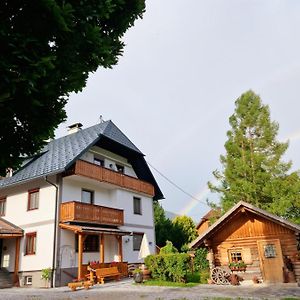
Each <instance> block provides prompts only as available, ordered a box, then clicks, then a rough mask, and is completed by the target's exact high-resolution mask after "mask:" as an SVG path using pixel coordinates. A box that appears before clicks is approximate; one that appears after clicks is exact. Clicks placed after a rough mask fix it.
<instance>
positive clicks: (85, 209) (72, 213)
mask: <svg viewBox="0 0 300 300" xmlns="http://www.w3.org/2000/svg"><path fill="white" fill-rule="evenodd" d="M76 221H77V222H85V223H93V224H103V225H114V226H121V225H124V213H123V210H122V209H116V208H110V207H105V206H100V205H94V204H86V203H82V202H77V201H71V202H65V203H62V204H61V205H60V222H76Z"/></svg>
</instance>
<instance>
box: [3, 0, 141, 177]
mask: <svg viewBox="0 0 300 300" xmlns="http://www.w3.org/2000/svg"><path fill="white" fill-rule="evenodd" d="M144 10H145V1H144V0H130V1H124V0H114V1H113V0H106V1H102V0H95V1H89V0H81V1H74V0H65V1H58V0H41V1H31V0H24V1H7V0H4V1H0V44H1V49H0V53H1V60H0V149H1V157H0V173H1V174H3V173H4V172H5V168H6V167H12V168H16V167H17V166H18V165H19V163H20V162H21V159H20V156H24V155H29V156H30V155H33V154H34V153H36V152H37V151H38V150H39V149H41V147H42V146H43V145H44V142H43V140H46V139H48V138H49V137H53V135H54V129H55V128H56V127H57V126H58V125H59V124H60V123H61V122H62V121H64V120H65V118H66V113H65V110H64V106H65V104H66V103H67V100H68V97H69V94H70V93H71V92H76V93H77V92H79V91H81V90H82V89H83V88H84V87H85V85H86V81H87V78H88V76H89V73H90V72H95V71H96V70H97V68H98V67H99V66H101V67H105V68H111V67H112V66H113V65H115V64H116V63H117V62H118V57H119V56H120V55H122V52H123V48H124V42H123V41H122V36H123V35H124V33H125V32H126V30H127V29H128V28H129V27H131V26H133V24H134V21H135V20H136V19H137V18H141V17H142V14H143V12H144Z"/></svg>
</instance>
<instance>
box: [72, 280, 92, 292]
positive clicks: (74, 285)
mask: <svg viewBox="0 0 300 300" xmlns="http://www.w3.org/2000/svg"><path fill="white" fill-rule="evenodd" d="M92 285H93V282H90V281H79V282H70V283H68V287H69V288H70V289H71V290H72V291H76V289H77V288H79V287H83V288H84V289H85V290H88V289H89V288H90V287H91V286H92Z"/></svg>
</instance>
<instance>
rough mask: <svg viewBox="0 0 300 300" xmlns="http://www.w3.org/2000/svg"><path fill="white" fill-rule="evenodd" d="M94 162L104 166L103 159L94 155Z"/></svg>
mask: <svg viewBox="0 0 300 300" xmlns="http://www.w3.org/2000/svg"><path fill="white" fill-rule="evenodd" d="M94 164H95V165H97V166H101V167H104V159H102V158H98V157H94Z"/></svg>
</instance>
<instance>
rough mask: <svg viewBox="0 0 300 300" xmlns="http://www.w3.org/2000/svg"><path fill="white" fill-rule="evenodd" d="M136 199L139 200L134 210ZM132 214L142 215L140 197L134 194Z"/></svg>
mask: <svg viewBox="0 0 300 300" xmlns="http://www.w3.org/2000/svg"><path fill="white" fill-rule="evenodd" d="M136 200H139V201H138V202H139V205H138V210H136V205H135V203H136ZM133 214H134V215H140V216H141V215H142V214H143V212H142V198H140V197H136V196H133Z"/></svg>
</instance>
